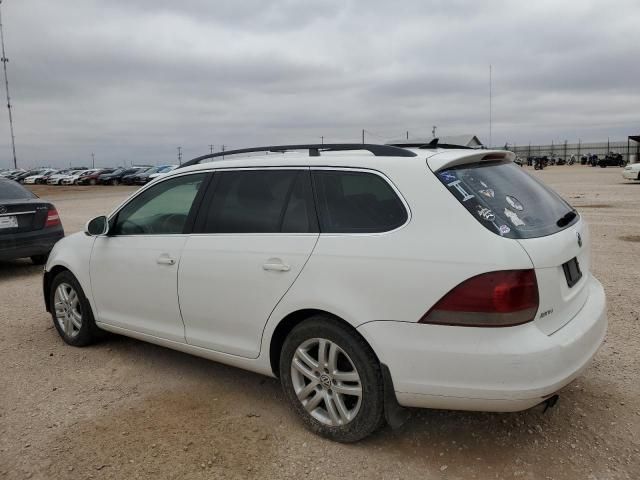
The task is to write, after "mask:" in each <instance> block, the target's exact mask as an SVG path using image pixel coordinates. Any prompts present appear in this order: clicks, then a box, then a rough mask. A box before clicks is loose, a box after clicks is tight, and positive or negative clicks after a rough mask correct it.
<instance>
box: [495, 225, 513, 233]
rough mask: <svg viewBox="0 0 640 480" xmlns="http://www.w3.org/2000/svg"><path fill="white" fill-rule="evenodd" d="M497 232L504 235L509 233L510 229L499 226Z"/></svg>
mask: <svg viewBox="0 0 640 480" xmlns="http://www.w3.org/2000/svg"><path fill="white" fill-rule="evenodd" d="M498 230H499V231H500V235H506V234H507V233H509V232H510V231H511V229H510V228H509V227H508V226H507V225H500V226H499V227H498Z"/></svg>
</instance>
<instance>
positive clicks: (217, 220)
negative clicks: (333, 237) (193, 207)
mask: <svg viewBox="0 0 640 480" xmlns="http://www.w3.org/2000/svg"><path fill="white" fill-rule="evenodd" d="M202 230H203V233H314V232H317V231H318V226H317V219H316V213H315V209H314V205H313V195H312V191H311V180H310V177H309V170H308V169H305V170H275V169H274V170H271V169H265V170H235V171H222V172H216V173H215V177H214V191H213V197H212V199H211V201H210V202H209V205H208V211H207V213H206V215H205V220H204V225H203V228H202Z"/></svg>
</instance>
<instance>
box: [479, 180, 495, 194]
mask: <svg viewBox="0 0 640 480" xmlns="http://www.w3.org/2000/svg"><path fill="white" fill-rule="evenodd" d="M481 183H484V182H481ZM480 193H481V194H482V195H484V196H485V197H487V198H493V197H495V196H496V192H494V191H493V189H492V188H485V189H484V190H480Z"/></svg>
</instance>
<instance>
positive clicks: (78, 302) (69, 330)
mask: <svg viewBox="0 0 640 480" xmlns="http://www.w3.org/2000/svg"><path fill="white" fill-rule="evenodd" d="M49 295H50V297H49V298H50V300H49V305H50V309H51V317H52V318H53V324H54V326H55V327H56V330H57V331H58V334H60V336H61V337H62V339H63V340H64V341H65V342H66V343H68V344H69V345H73V346H75V347H84V346H85V345H89V344H91V343H93V342H95V341H96V340H97V339H98V337H99V336H100V330H99V329H98V327H97V326H96V324H95V321H94V318H93V312H92V311H91V305H89V301H88V300H87V297H86V296H85V294H84V292H83V291H82V287H80V284H79V283H78V281H77V280H76V278H75V277H74V276H73V274H72V273H71V272H69V271H64V272H61V273H59V274H58V275H56V277H55V278H54V279H53V282H51V289H50V291H49Z"/></svg>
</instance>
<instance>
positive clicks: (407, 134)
mask: <svg viewBox="0 0 640 480" xmlns="http://www.w3.org/2000/svg"><path fill="white" fill-rule="evenodd" d="M407 140H409V130H407Z"/></svg>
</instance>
